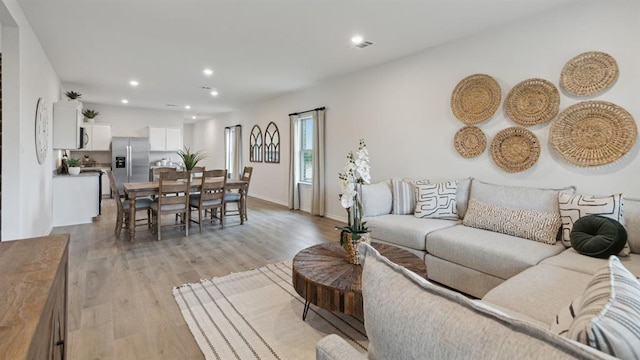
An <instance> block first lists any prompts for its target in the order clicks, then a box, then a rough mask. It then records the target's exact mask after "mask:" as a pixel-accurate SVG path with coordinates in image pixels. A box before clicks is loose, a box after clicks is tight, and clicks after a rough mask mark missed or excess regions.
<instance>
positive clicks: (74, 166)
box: [67, 158, 80, 175]
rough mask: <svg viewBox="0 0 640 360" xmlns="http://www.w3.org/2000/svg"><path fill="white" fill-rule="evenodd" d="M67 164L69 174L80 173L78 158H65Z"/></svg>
mask: <svg viewBox="0 0 640 360" xmlns="http://www.w3.org/2000/svg"><path fill="white" fill-rule="evenodd" d="M67 165H68V166H69V175H78V174H80V159H76V158H69V159H68V160H67Z"/></svg>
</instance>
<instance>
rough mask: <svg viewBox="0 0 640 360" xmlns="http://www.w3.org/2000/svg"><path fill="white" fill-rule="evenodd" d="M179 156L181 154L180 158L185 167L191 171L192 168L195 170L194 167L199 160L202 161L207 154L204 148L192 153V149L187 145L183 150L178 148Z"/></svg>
mask: <svg viewBox="0 0 640 360" xmlns="http://www.w3.org/2000/svg"><path fill="white" fill-rule="evenodd" d="M178 156H180V159H182V163H183V164H184V168H185V170H187V171H188V172H189V173H191V170H193V168H194V167H196V165H198V162H200V160H202V159H204V158H206V157H207V155H206V154H205V153H203V152H202V150H200V151H196V152H194V153H192V152H191V150H189V148H188V147H186V146H185V147H184V149H183V150H178Z"/></svg>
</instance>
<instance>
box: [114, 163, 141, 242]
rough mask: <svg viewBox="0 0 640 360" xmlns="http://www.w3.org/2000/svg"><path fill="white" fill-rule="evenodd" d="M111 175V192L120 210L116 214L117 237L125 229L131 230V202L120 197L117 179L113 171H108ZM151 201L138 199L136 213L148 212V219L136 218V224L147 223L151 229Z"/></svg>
mask: <svg viewBox="0 0 640 360" xmlns="http://www.w3.org/2000/svg"><path fill="white" fill-rule="evenodd" d="M107 173H108V174H109V183H110V184H111V192H112V193H113V197H114V199H115V200H116V206H117V208H118V212H117V214H116V228H115V231H114V232H115V234H116V236H118V237H119V236H120V232H121V231H122V229H123V228H126V229H128V228H129V206H130V204H129V201H128V200H123V199H122V198H121V197H120V191H119V190H118V186H117V185H116V179H115V177H114V176H113V172H112V171H107ZM149 205H151V199H136V211H140V210H147V217H146V218H143V219H138V218H137V217H136V223H137V222H142V221H146V222H147V224H146V225H147V227H151V216H150V215H151V214H150V207H149Z"/></svg>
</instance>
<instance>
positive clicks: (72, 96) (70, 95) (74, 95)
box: [64, 91, 82, 101]
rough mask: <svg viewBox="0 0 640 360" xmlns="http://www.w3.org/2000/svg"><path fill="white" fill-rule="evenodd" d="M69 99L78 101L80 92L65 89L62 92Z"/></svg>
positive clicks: (80, 95)
mask: <svg viewBox="0 0 640 360" xmlns="http://www.w3.org/2000/svg"><path fill="white" fill-rule="evenodd" d="M64 94H65V95H66V96H67V98H68V99H69V100H70V101H78V100H80V98H81V97H82V94H80V93H78V92H75V91H67V92H66V93H64Z"/></svg>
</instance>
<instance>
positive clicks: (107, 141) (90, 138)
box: [82, 123, 111, 151]
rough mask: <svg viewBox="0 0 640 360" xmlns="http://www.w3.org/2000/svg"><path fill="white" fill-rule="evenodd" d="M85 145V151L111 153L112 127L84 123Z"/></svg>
mask: <svg viewBox="0 0 640 360" xmlns="http://www.w3.org/2000/svg"><path fill="white" fill-rule="evenodd" d="M83 126H84V131H85V141H84V143H85V145H84V147H83V148H82V149H83V150H90V151H109V150H110V146H111V125H109V124H87V123H84V125H83Z"/></svg>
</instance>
